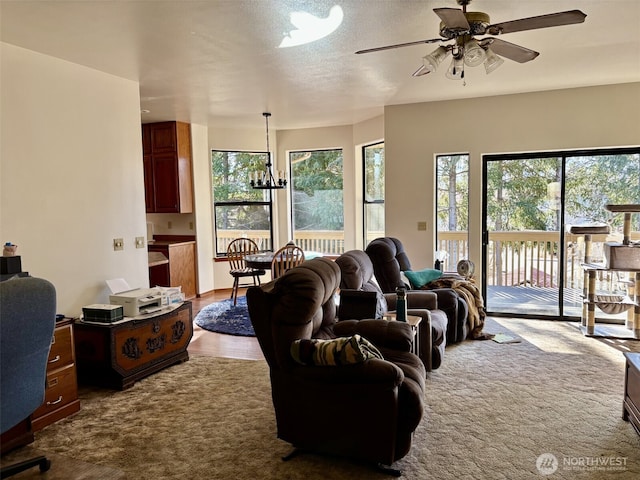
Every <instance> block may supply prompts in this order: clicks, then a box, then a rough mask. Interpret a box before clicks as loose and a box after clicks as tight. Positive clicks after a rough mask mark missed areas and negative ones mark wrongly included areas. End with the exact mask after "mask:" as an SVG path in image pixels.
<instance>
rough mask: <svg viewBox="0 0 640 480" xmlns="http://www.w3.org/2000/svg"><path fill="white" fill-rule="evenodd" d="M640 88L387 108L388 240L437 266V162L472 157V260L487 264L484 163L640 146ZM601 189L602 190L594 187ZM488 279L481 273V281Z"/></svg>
mask: <svg viewBox="0 0 640 480" xmlns="http://www.w3.org/2000/svg"><path fill="white" fill-rule="evenodd" d="M639 111H640V83H633V84H622V85H612V86H602V87H591V88H579V89H571V90H560V91H550V92H539V93H529V94H522V95H508V96H500V97H488V98H476V99H467V100H459V101H447V102H435V103H423V104H412V105H396V106H390V107H387V108H385V119H384V122H385V162H386V163H385V165H386V172H385V176H386V179H385V181H386V194H385V218H386V233H387V235H390V236H397V237H399V238H401V239H402V241H403V244H404V245H405V248H406V249H407V252H408V255H409V258H411V260H412V267H413V268H414V269H418V268H426V267H428V266H430V265H433V254H434V249H435V241H434V233H435V232H434V230H433V229H432V228H429V229H428V230H427V231H426V232H425V231H418V230H417V222H420V221H426V222H427V225H430V226H431V225H435V224H436V218H435V195H434V184H435V155H437V154H444V153H466V152H468V153H469V155H470V193H469V198H470V199H471V202H470V208H469V230H470V257H471V260H472V261H474V262H475V264H476V269H477V270H478V267H479V266H480V260H481V228H482V218H481V216H482V203H481V201H480V199H481V198H482V155H483V154H488V153H505V152H531V151H541V150H544V151H548V150H564V149H578V148H598V147H617V146H631V145H638V144H640V117H639V116H638V112H639ZM594 188H597V186H594ZM476 276H477V277H478V278H481V272H480V274H479V275H476Z"/></svg>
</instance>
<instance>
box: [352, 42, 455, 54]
mask: <svg viewBox="0 0 640 480" xmlns="http://www.w3.org/2000/svg"><path fill="white" fill-rule="evenodd" d="M443 41H445V39H443V38H430V39H428V40H417V41H415V42H407V43H397V44H395V45H387V46H386V47H376V48H366V49H364V50H358V51H357V52H356V54H360V53H371V52H379V51H381V50H391V49H392V48H402V47H410V46H411V45H421V44H423V43H436V42H443Z"/></svg>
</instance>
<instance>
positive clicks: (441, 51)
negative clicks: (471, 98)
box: [356, 0, 587, 80]
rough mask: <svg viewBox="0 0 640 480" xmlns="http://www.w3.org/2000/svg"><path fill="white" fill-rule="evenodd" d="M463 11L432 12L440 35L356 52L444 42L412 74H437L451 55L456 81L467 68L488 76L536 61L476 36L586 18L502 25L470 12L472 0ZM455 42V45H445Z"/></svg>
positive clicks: (529, 53) (554, 16) (573, 14)
mask: <svg viewBox="0 0 640 480" xmlns="http://www.w3.org/2000/svg"><path fill="white" fill-rule="evenodd" d="M456 1H457V3H458V5H461V6H462V9H458V8H434V9H433V11H434V12H435V13H436V15H438V17H440V20H441V22H440V36H441V37H442V38H431V39H428V40H418V41H415V42H407V43H398V44H395V45H387V46H385V47H377V48H368V49H365V50H358V51H357V52H356V53H357V54H361V53H371V52H379V51H381V50H390V49H393V48H401V47H409V46H411V45H420V44H423V43H438V42H442V45H440V46H439V47H438V48H436V49H435V50H434V51H433V52H431V53H430V54H428V55H426V56H425V57H423V64H422V65H420V67H419V68H418V70H416V71H415V72H413V76H414V77H418V76H421V75H426V74H427V73H431V72H435V71H436V69H437V68H438V65H440V64H441V63H442V62H443V61H444V59H445V58H447V57H448V56H449V55H451V56H452V57H453V58H452V61H451V65H450V66H449V69H448V70H447V74H446V76H447V77H448V78H450V79H453V80H461V79H464V66H465V65H467V66H469V67H476V66H478V65H480V64H481V63H483V64H484V67H485V71H486V73H487V74H489V73H491V72H493V71H494V70H495V69H496V68H498V67H499V66H500V65H502V63H504V59H503V58H502V57H505V58H508V59H510V60H513V61H516V62H518V63H525V62H529V61H531V60H533V59H534V58H536V57H537V56H538V55H539V53H538V52H536V51H534V50H531V49H529V48H526V47H522V46H520V45H516V44H514V43H509V42H505V41H504V40H501V39H499V38H495V36H490V37H484V38H475V37H476V35H503V34H505V33H513V32H521V31H523V30H536V29H539V28H547V27H558V26H562V25H572V24H575V23H583V22H584V19H585V18H586V17H587V15H586V14H584V13H583V12H581V11H580V10H569V11H566V12H558V13H550V14H548V15H539V16H537V17H528V18H521V19H518V20H511V21H508V22H501V23H494V24H492V23H490V20H489V15H487V14H486V13H484V12H467V5H469V4H470V3H471V0H456ZM446 42H452V43H446Z"/></svg>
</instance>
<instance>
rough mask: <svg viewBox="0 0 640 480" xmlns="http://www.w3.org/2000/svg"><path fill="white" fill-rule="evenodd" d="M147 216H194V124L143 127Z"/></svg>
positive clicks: (177, 123)
mask: <svg viewBox="0 0 640 480" xmlns="http://www.w3.org/2000/svg"><path fill="white" fill-rule="evenodd" d="M142 153H143V160H144V187H145V203H146V207H147V213H192V212H193V181H192V174H191V170H192V167H191V164H192V161H191V125H189V124H188V123H182V122H160V123H147V124H144V125H142Z"/></svg>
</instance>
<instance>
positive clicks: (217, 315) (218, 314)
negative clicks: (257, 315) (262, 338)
mask: <svg viewBox="0 0 640 480" xmlns="http://www.w3.org/2000/svg"><path fill="white" fill-rule="evenodd" d="M194 323H195V324H196V325H198V326H199V327H200V328H204V329H205V330H209V331H210V332H216V333H226V334H228V335H238V336H243V337H255V335H256V334H255V332H254V331H253V325H251V320H250V319H249V311H248V310H247V297H244V296H243V297H238V301H237V305H235V306H234V305H233V300H232V299H230V298H228V299H226V300H223V301H221V302H216V303H212V304H211V305H207V306H206V307H204V308H203V309H202V310H200V313H198V315H196V318H195V319H194Z"/></svg>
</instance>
